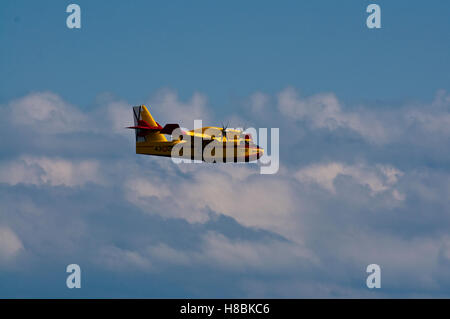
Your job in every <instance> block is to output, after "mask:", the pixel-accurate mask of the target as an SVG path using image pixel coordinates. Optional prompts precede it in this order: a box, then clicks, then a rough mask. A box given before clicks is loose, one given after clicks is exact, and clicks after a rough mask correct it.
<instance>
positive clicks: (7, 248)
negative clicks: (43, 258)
mask: <svg viewBox="0 0 450 319" xmlns="http://www.w3.org/2000/svg"><path fill="white" fill-rule="evenodd" d="M21 250H23V244H22V242H21V240H20V239H19V237H17V235H16V234H15V233H14V232H13V231H12V230H11V229H10V228H8V227H5V226H0V261H8V260H11V259H12V258H14V257H16V256H17V254H19V252H20V251H21Z"/></svg>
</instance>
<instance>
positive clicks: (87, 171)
mask: <svg viewBox="0 0 450 319" xmlns="http://www.w3.org/2000/svg"><path fill="white" fill-rule="evenodd" d="M99 168H100V165H99V163H98V162H97V161H93V160H82V161H69V160H66V159H60V158H49V157H33V156H22V157H21V158H19V159H17V160H13V161H9V162H3V163H1V164H0V182H2V183H7V184H10V185H17V184H19V183H23V184H33V185H51V186H62V185H64V186H77V185H83V184H86V183H88V182H92V183H102V178H101V176H100V173H99Z"/></svg>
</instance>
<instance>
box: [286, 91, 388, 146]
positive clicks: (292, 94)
mask: <svg viewBox="0 0 450 319" xmlns="http://www.w3.org/2000/svg"><path fill="white" fill-rule="evenodd" d="M278 109H279V110H280V112H281V113H282V114H283V115H285V116H287V117H289V118H291V119H294V120H307V121H309V122H310V123H311V125H312V126H313V127H314V128H323V129H328V130H330V131H333V130H336V129H338V128H347V129H350V130H353V131H355V132H357V133H359V134H360V135H361V136H363V137H364V138H366V139H368V140H369V141H372V142H385V141H386V138H387V136H386V134H385V128H384V127H383V125H382V123H380V122H379V121H378V120H377V119H376V118H375V117H374V116H372V115H370V113H369V112H364V113H363V112H359V113H356V112H347V111H344V110H342V108H341V105H340V103H339V101H338V99H337V97H336V96H335V95H334V94H332V93H320V94H317V95H313V96H311V97H307V98H302V97H300V96H299V95H298V93H297V91H296V90H294V89H293V88H287V89H285V90H283V91H281V92H280V93H279V94H278Z"/></svg>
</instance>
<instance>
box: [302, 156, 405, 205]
mask: <svg viewBox="0 0 450 319" xmlns="http://www.w3.org/2000/svg"><path fill="white" fill-rule="evenodd" d="M339 175H345V176H350V177H351V178H352V179H353V180H354V181H355V182H356V183H357V184H360V185H362V186H367V187H368V188H369V189H370V193H371V195H372V196H373V195H376V194H378V193H381V192H384V191H387V190H392V188H393V185H395V184H396V183H397V181H398V178H399V177H400V176H402V175H403V172H401V171H400V170H398V169H397V168H395V167H393V166H389V165H376V166H375V167H371V166H368V165H365V164H355V165H345V164H342V163H339V162H331V163H326V164H312V165H310V166H307V167H304V168H302V169H300V170H298V171H297V172H296V173H295V177H296V178H297V179H298V180H299V181H300V182H302V183H316V184H318V185H320V186H321V187H323V188H325V189H326V190H328V191H330V192H331V193H333V194H335V193H336V189H335V185H334V181H335V179H336V177H338V176H339ZM393 191H394V192H393V196H394V198H395V199H397V200H403V199H404V195H402V194H400V193H399V191H398V190H395V189H394V190H393Z"/></svg>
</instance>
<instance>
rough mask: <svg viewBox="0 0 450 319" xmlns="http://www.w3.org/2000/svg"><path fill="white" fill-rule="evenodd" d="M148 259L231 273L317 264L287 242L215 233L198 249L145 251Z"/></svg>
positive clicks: (309, 254) (155, 248)
mask: <svg viewBox="0 0 450 319" xmlns="http://www.w3.org/2000/svg"><path fill="white" fill-rule="evenodd" d="M146 251H147V253H148V254H149V258H150V259H156V260H159V261H163V262H168V263H171V264H180V265H190V266H198V265H210V266H213V267H215V268H222V269H226V270H231V271H241V270H256V269H258V270H264V271H269V272H272V271H275V272H282V271H284V270H286V269H291V270H292V269H294V268H295V267H297V266H298V265H299V264H301V263H304V262H310V263H318V260H317V258H316V257H315V256H314V254H313V253H312V252H310V251H308V250H307V249H306V248H304V247H303V246H301V245H298V244H295V243H292V242H287V241H278V240H270V241H262V242H261V241H250V240H231V239H230V238H227V237H225V236H224V235H222V234H219V233H216V232H211V231H210V232H208V233H206V234H205V235H204V236H203V238H202V242H201V244H200V247H199V248H198V249H197V250H179V249H175V248H172V247H170V246H168V245H166V244H158V245H155V246H151V247H148V248H147V250H146Z"/></svg>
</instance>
